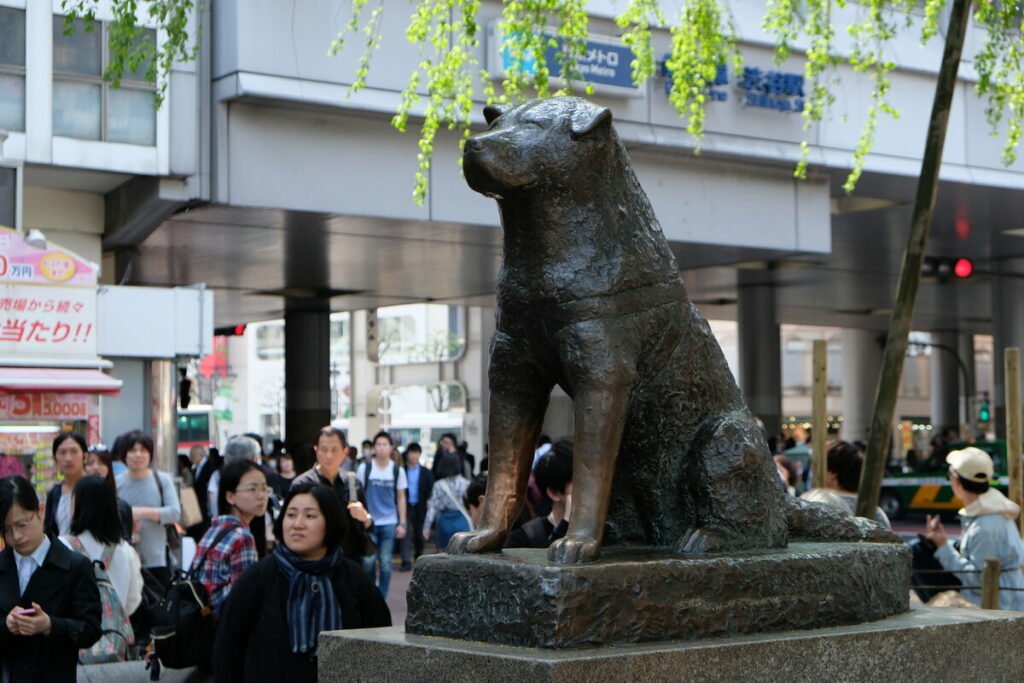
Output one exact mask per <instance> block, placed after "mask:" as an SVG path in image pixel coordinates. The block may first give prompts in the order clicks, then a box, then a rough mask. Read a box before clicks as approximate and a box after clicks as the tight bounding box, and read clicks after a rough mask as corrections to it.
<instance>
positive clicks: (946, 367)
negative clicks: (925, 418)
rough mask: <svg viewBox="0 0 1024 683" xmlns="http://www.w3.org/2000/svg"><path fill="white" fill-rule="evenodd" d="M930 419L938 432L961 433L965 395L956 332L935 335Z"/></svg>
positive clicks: (936, 333)
mask: <svg viewBox="0 0 1024 683" xmlns="http://www.w3.org/2000/svg"><path fill="white" fill-rule="evenodd" d="M931 338H932V344H933V345H934V346H932V352H931V358H930V359H929V366H930V369H931V416H932V425H933V426H934V427H935V429H936V430H945V429H948V428H953V429H956V430H957V431H960V410H959V407H960V396H961V395H962V393H963V390H962V387H961V386H960V385H961V380H960V374H961V373H960V365H959V363H958V362H957V361H958V359H959V353H958V352H957V346H958V340H959V335H957V333H956V332H932V333H931Z"/></svg>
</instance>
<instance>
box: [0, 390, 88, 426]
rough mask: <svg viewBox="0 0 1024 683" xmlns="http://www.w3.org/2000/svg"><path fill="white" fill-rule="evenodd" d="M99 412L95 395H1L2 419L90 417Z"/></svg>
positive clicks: (38, 393) (85, 418) (51, 419)
mask: <svg viewBox="0 0 1024 683" xmlns="http://www.w3.org/2000/svg"><path fill="white" fill-rule="evenodd" d="M95 413H96V397H95V396H93V395H91V394H57V393H43V392H32V393H24V394H7V395H0V420H45V421H50V422H56V421H58V420H62V421H63V420H68V421H70V420H83V421H84V420H88V419H89V416H90V415H93V414H95Z"/></svg>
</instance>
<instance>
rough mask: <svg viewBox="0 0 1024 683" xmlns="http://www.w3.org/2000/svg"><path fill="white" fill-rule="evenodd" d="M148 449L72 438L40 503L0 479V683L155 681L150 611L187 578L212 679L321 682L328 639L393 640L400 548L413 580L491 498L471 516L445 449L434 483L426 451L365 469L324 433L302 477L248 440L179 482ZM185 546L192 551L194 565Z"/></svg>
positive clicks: (202, 451) (59, 451)
mask: <svg viewBox="0 0 1024 683" xmlns="http://www.w3.org/2000/svg"><path fill="white" fill-rule="evenodd" d="M366 446H368V448H367V447H366ZM154 449H155V447H154V443H153V439H152V438H151V437H150V436H149V435H148V434H146V433H144V432H141V431H133V432H129V433H127V434H124V435H121V436H120V437H118V438H117V439H116V440H115V441H114V442H113V445H112V446H111V447H110V448H109V449H108V448H107V447H105V446H103V445H101V444H96V445H93V446H92V447H89V446H88V444H87V443H86V441H85V439H84V438H83V437H82V436H81V435H79V434H77V433H73V432H66V433H61V434H59V435H58V436H57V437H56V438H55V439H54V441H53V444H52V454H53V460H54V464H55V468H56V471H57V472H58V473H59V479H60V481H59V482H58V483H56V484H55V485H54V486H53V487H52V488H51V489H50V490H49V491H46V492H45V496H42V495H40V493H41V492H37V491H36V489H35V488H34V487H33V486H32V484H31V483H30V482H29V481H28V479H26V477H25V476H23V475H22V474H21V473H18V474H15V475H12V476H7V477H4V478H2V479H0V519H2V520H3V521H4V527H3V551H2V552H0V610H2V612H3V614H4V615H5V619H4V626H3V628H0V653H2V657H0V680H3V681H4V682H5V683H7V682H8V681H10V682H11V683H16V682H20V681H30V680H31V681H67V680H72V678H73V676H74V672H75V669H76V667H77V666H80V665H86V664H92V663H103V662H114V661H127V660H132V659H139V660H146V661H147V662H148V664H147V665H148V666H151V667H152V666H154V665H156V666H159V664H158V662H157V661H156V659H157V656H156V655H157V654H159V651H160V647H159V645H158V646H157V647H156V648H155V649H154V647H153V638H154V633H155V630H154V624H155V623H156V620H157V617H156V616H155V615H154V611H155V610H159V609H160V608H161V600H163V599H165V596H166V595H169V593H168V589H169V588H170V587H171V586H172V584H173V583H174V582H175V581H181V580H183V579H185V578H188V579H189V580H191V581H194V582H195V583H197V584H198V585H200V586H201V587H202V589H203V591H204V593H205V595H204V596H203V599H204V600H205V604H206V606H207V607H208V608H209V613H210V616H209V618H210V620H211V623H212V626H213V630H211V633H212V634H214V635H212V636H211V638H210V641H211V642H209V643H208V650H209V652H208V657H207V659H206V660H205V661H204V662H203V663H204V664H205V665H207V666H208V667H209V668H211V669H212V670H213V673H214V677H215V680H217V681H243V680H284V679H286V678H287V679H289V680H291V679H294V680H298V681H302V680H309V681H312V680H315V679H316V663H317V659H316V652H317V639H318V635H319V633H320V632H321V631H325V630H333V629H339V628H367V627H377V626H388V625H390V624H391V615H390V612H389V610H388V607H387V603H386V602H385V598H386V596H387V593H388V588H389V583H390V575H391V565H392V556H393V549H394V544H395V542H396V541H397V542H399V543H400V544H401V556H402V558H403V562H402V565H401V570H403V571H408V570H410V569H411V566H412V562H413V561H414V560H415V558H417V557H419V556H420V555H421V554H422V553H423V552H424V551H425V544H426V541H427V539H429V538H430V537H431V526H432V525H433V524H434V520H435V519H436V520H437V524H436V527H437V530H438V536H439V538H438V543H437V547H438V548H440V549H442V550H443V548H444V547H445V546H446V544H447V538H448V537H450V535H451V534H452V533H455V532H456V531H461V530H467V529H470V528H471V525H472V522H471V513H470V511H469V510H470V509H476V510H477V515H478V514H479V513H478V509H479V505H480V504H481V501H482V498H483V488H484V486H485V485H486V484H485V480H484V479H481V480H477V481H475V482H474V483H475V484H476V490H477V493H476V498H475V499H474V501H473V502H474V505H473V506H472V508H467V499H466V498H465V496H466V494H467V490H468V489H470V488H471V485H470V480H469V477H470V476H472V469H473V463H474V458H473V456H472V454H469V453H468V452H467V449H466V447H465V444H464V443H463V444H457V442H456V439H455V437H454V435H451V434H446V435H444V436H443V437H442V439H441V440H440V441H439V443H438V445H437V452H436V457H435V459H434V462H433V468H427V467H425V466H423V465H421V464H420V457H421V456H422V451H423V449H422V448H421V447H420V446H419V445H418V444H415V443H413V444H409V445H408V446H407V447H406V448H405V449H404V452H401V451H399V449H397V448H396V447H395V444H394V442H393V440H392V437H391V436H390V435H389V434H388V433H386V432H381V433H379V434H377V435H376V436H375V437H374V438H373V439H372V440H369V441H368V443H364V449H363V451H362V453H360V451H358V450H356V449H355V448H351V447H349V446H348V442H347V439H346V437H345V434H344V432H342V431H340V430H338V429H335V428H333V427H325V428H323V429H322V430H320V432H319V433H318V434H317V435H316V440H315V446H314V448H313V452H314V454H315V464H313V466H312V467H310V468H309V469H308V470H306V471H304V472H301V473H300V472H297V471H296V467H295V465H296V459H295V458H294V457H293V456H292V454H290V453H289V452H288V451H287V450H286V449H284V447H283V444H281V443H280V442H277V443H275V444H274V447H273V449H272V450H271V452H270V453H269V457H268V458H266V461H264V451H263V448H262V443H261V442H260V441H259V438H258V437H256V436H255V435H242V436H236V437H233V438H231V439H230V440H229V441H228V442H227V443H226V444H225V445H224V449H223V453H221V452H220V451H218V450H217V449H216V448H210V449H206V448H203V447H199V446H197V447H194V448H193V449H192V450H191V452H190V454H189V457H188V458H180V459H179V463H178V467H179V469H178V472H177V475H178V477H177V479H178V481H176V480H175V477H172V475H170V474H169V473H167V472H162V471H159V470H158V469H157V468H156V467H155V466H154V453H155V450H154ZM444 494H447V495H444ZM190 512H191V513H192V514H191V515H190V514H189V513H190ZM186 520H188V521H187V523H188V526H187V528H183V527H184V524H185V523H186ZM182 533H184V534H186V535H188V536H191V537H192V538H193V539H195V541H196V548H195V553H194V556H193V558H192V560H191V563H190V564H188V565H187V566H182V543H181V539H182ZM156 637H157V639H159V636H156ZM140 666H141V664H140ZM256 672H258V674H257V673H256Z"/></svg>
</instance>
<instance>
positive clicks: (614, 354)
mask: <svg viewBox="0 0 1024 683" xmlns="http://www.w3.org/2000/svg"><path fill="white" fill-rule="evenodd" d="M635 343H636V334H635V331H634V330H632V329H630V328H628V327H624V326H623V325H622V323H621V321H619V320H618V319H616V318H610V319H604V320H601V319H596V320H588V321H586V322H584V323H580V324H578V325H575V326H573V327H572V328H571V329H567V330H565V332H564V334H563V335H562V336H561V338H560V354H561V356H562V358H563V362H564V363H565V365H566V368H567V370H568V375H569V381H570V383H571V385H572V387H571V388H572V392H571V393H572V397H573V403H574V408H575V416H576V424H575V427H574V438H573V442H574V443H573V456H572V457H573V460H572V475H573V476H572V510H571V513H570V517H569V529H568V532H567V533H566V535H565V538H561V539H559V540H557V541H555V542H554V543H552V544H551V546H550V547H549V548H548V560H549V561H551V562H556V563H558V564H577V563H581V562H590V561H593V560H596V559H597V558H598V555H600V553H601V541H602V539H603V537H604V523H605V520H606V519H607V517H608V503H609V501H610V499H611V493H612V479H613V477H614V475H615V461H616V460H617V459H618V457H619V450H620V449H621V447H622V433H623V430H624V429H625V425H626V414H627V412H628V410H629V399H630V395H631V393H632V391H633V386H634V384H635V382H636V366H637V360H636V357H637V353H638V349H637V348H636V346H635Z"/></svg>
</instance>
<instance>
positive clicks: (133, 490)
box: [117, 431, 181, 587]
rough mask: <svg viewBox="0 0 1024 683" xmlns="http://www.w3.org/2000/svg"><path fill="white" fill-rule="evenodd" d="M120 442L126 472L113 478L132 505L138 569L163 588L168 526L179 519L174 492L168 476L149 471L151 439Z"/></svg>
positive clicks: (167, 579) (137, 435)
mask: <svg viewBox="0 0 1024 683" xmlns="http://www.w3.org/2000/svg"><path fill="white" fill-rule="evenodd" d="M121 441H122V443H121V445H122V447H123V448H124V449H125V464H126V465H127V466H128V471H127V472H125V473H124V474H122V475H121V476H119V477H118V478H117V491H118V493H119V494H120V496H121V497H122V498H124V500H125V501H126V502H127V503H128V504H129V505H131V506H132V519H133V520H134V521H135V523H136V524H137V525H138V527H139V538H138V541H137V542H136V544H135V549H136V550H137V551H138V552H139V558H140V559H141V560H142V566H143V567H145V568H146V569H148V570H149V572H150V573H151V574H152V575H153V576H154V577H155V578H156V579H157V581H159V582H160V583H161V584H162V585H163V586H165V587H166V586H169V585H170V583H171V570H170V568H169V548H168V545H167V537H168V527H169V526H171V525H173V524H177V523H178V522H179V521H180V520H181V503H179V502H178V490H177V488H176V487H175V486H174V481H173V480H172V479H171V477H170V475H169V474H166V473H164V472H157V471H156V470H155V469H153V468H152V463H153V439H152V438H150V436H149V435H148V434H146V433H144V432H139V431H136V432H129V433H128V434H127V435H125V436H124V437H123V439H122V440H121Z"/></svg>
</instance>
